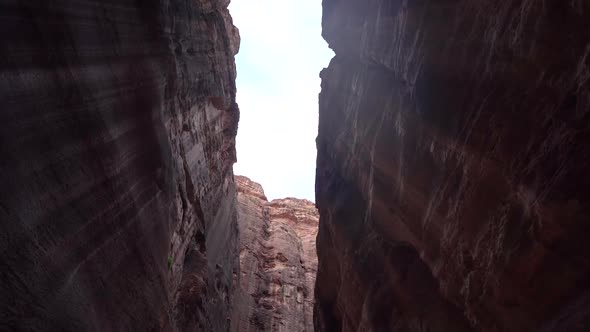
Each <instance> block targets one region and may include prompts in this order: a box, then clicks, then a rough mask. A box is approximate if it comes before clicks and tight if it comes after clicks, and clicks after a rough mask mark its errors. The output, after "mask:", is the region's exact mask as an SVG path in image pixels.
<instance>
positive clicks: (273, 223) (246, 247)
mask: <svg viewBox="0 0 590 332" xmlns="http://www.w3.org/2000/svg"><path fill="white" fill-rule="evenodd" d="M236 186H237V190H238V225H239V229H240V255H239V257H240V273H241V275H240V280H239V286H238V287H236V295H235V297H234V303H233V311H232V321H231V331H232V332H234V331H235V332H241V331H277V332H280V331H284V332H291V331H298V332H304V331H313V319H312V318H313V316H312V313H313V298H314V296H313V287H314V283H315V276H316V267H317V256H316V250H315V239H316V235H317V230H318V212H317V210H316V208H315V205H314V204H313V203H312V202H310V201H308V200H304V199H296V198H285V199H275V200H272V201H270V202H268V201H267V199H266V196H265V195H264V190H263V189H262V187H261V186H260V185H259V184H258V183H256V182H253V181H251V180H250V179H248V178H247V177H244V176H236Z"/></svg>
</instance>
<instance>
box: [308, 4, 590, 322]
mask: <svg viewBox="0 0 590 332" xmlns="http://www.w3.org/2000/svg"><path fill="white" fill-rule="evenodd" d="M322 27H323V30H322V34H323V36H324V38H325V39H326V40H327V41H328V43H329V45H330V47H331V48H332V49H333V50H334V52H335V53H336V55H335V57H334V58H333V59H332V61H331V63H330V65H329V67H328V68H327V69H325V70H323V71H322V73H321V77H322V91H321V95H320V100H319V116H320V118H319V134H318V139H317V147H318V158H317V171H316V172H317V173H316V204H317V206H318V208H319V211H320V229H319V233H318V238H317V249H318V256H319V257H318V260H319V263H318V275H317V283H316V291H315V296H316V303H315V318H314V320H315V328H316V330H318V331H400V332H401V331H404V332H405V331H556V332H557V331H580V332H581V331H588V330H590V315H589V313H590V292H589V288H590V274H589V271H590V241H588V237H589V236H590V223H589V222H588V221H589V219H588V215H589V214H588V213H589V212H590V186H589V185H590V176H589V175H588V170H589V166H590V158H589V157H590V92H589V81H588V80H589V78H590V57H589V53H590V3H588V2H587V1H557V0H553V1H552V0H549V1H526V0H507V1H495V0H476V1H474V0H469V1H467V0H465V1H462V0H456V1H393V0H369V1H361V0H324V1H323V21H322Z"/></svg>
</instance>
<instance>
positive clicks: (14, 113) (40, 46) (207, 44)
mask: <svg viewBox="0 0 590 332" xmlns="http://www.w3.org/2000/svg"><path fill="white" fill-rule="evenodd" d="M227 3H228V1H226V0H223V1H215V0H162V1H155V0H145V1H143V0H142V1H130V0H116V1H69V0H59V1H13V0H10V1H3V3H2V5H0V12H1V13H2V14H1V17H0V34H1V37H0V40H1V43H2V51H1V52H2V56H1V59H2V61H1V65H0V70H1V72H0V96H1V98H0V99H1V100H2V110H1V111H0V124H1V125H0V156H1V161H0V188H2V190H1V191H0V271H1V272H0V330H2V331H21V330H22V331H25V330H26V331H160V330H162V331H226V330H228V328H229V322H228V317H229V306H230V301H231V296H232V294H233V290H232V279H233V278H232V274H233V273H237V271H238V270H237V269H238V260H237V224H236V214H235V187H234V183H233V174H232V164H233V162H234V161H235V144H234V137H235V134H236V129H237V121H238V108H237V105H236V103H235V93H236V89H235V82H234V80H235V64H234V54H235V53H236V52H237V49H238V44H239V36H238V33H237V30H236V29H235V28H234V27H233V25H232V23H231V18H230V17H229V13H228V10H227V8H226V7H227Z"/></svg>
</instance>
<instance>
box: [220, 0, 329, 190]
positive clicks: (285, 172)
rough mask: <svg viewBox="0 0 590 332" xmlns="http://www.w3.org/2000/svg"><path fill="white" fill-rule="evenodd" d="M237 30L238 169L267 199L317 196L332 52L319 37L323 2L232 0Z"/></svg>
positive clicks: (232, 10)
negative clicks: (325, 76) (322, 97)
mask: <svg viewBox="0 0 590 332" xmlns="http://www.w3.org/2000/svg"><path fill="white" fill-rule="evenodd" d="M229 9H230V13H231V15H232V17H233V21H234V25H235V26H236V27H238V29H239V30H240V36H241V44H240V52H239V53H238V55H237V57H236V64H237V75H238V76H237V89H238V92H237V102H238V104H239V106H240V123H239V129H238V136H237V143H236V145H237V146H236V148H237V154H238V162H237V163H236V164H235V166H234V173H235V174H239V175H245V176H247V177H249V178H251V179H252V180H253V181H256V182H258V183H260V184H262V186H263V187H264V192H265V194H266V196H267V197H268V198H269V200H270V199H275V198H284V197H297V198H307V199H309V200H312V201H314V200H315V199H314V198H315V189H314V187H315V185H314V183H315V162H316V147H315V138H316V136H317V128H318V93H319V92H320V78H319V73H320V70H321V69H322V68H324V67H326V66H327V65H328V62H329V61H330V59H331V58H332V56H333V55H334V53H333V52H332V51H331V50H330V49H329V48H328V45H327V44H326V42H325V41H324V40H323V39H322V36H321V16H322V7H321V0H232V1H231V4H230V6H229Z"/></svg>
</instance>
